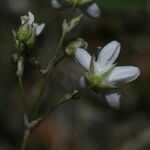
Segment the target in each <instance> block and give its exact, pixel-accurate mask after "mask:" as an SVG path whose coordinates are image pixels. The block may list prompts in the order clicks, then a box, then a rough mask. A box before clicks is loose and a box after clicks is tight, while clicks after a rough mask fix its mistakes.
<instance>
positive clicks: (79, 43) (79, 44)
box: [65, 38, 88, 57]
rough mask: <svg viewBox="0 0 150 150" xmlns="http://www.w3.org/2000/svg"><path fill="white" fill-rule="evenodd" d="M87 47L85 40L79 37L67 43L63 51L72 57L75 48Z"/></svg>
mask: <svg viewBox="0 0 150 150" xmlns="http://www.w3.org/2000/svg"><path fill="white" fill-rule="evenodd" d="M87 47H88V44H87V42H85V41H84V40H83V39H82V38H79V39H77V40H75V41H72V42H71V43H69V45H68V46H67V47H66V49H65V53H66V54H67V55H68V56H70V57H74V54H75V51H76V49H77V48H84V49H87Z"/></svg>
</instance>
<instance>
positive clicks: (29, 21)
mask: <svg viewBox="0 0 150 150" xmlns="http://www.w3.org/2000/svg"><path fill="white" fill-rule="evenodd" d="M28 17H29V20H28V24H29V25H32V24H33V22H34V15H33V14H32V13H31V12H30V11H29V12H28Z"/></svg>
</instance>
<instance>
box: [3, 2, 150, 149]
mask: <svg viewBox="0 0 150 150" xmlns="http://www.w3.org/2000/svg"><path fill="white" fill-rule="evenodd" d="M97 2H98V4H99V6H100V9H101V18H100V19H98V20H91V19H89V18H87V17H86V16H84V18H83V20H82V23H80V26H78V27H77V28H76V29H75V30H74V31H73V32H72V34H71V35H70V36H68V37H67V41H70V40H71V39H74V38H77V37H82V38H84V39H85V40H86V41H88V43H89V50H90V51H91V52H96V51H95V50H96V47H98V46H104V45H105V44H107V43H109V42H110V41H111V40H118V41H120V42H121V43H122V50H121V54H120V57H119V58H118V61H117V62H118V64H119V65H130V64H132V65H135V66H138V67H139V68H140V70H141V76H140V78H138V80H136V81H134V82H132V83H129V84H126V85H120V87H121V88H120V93H121V94H122V98H121V107H120V109H119V110H114V109H112V108H110V107H109V106H108V104H107V103H106V102H105V101H104V100H103V99H101V97H100V96H99V95H96V94H95V93H94V92H92V91H91V92H88V93H84V97H83V99H82V100H79V101H70V102H69V103H68V104H65V105H63V106H62V107H61V108H59V109H58V110H57V111H55V112H54V113H53V114H52V115H51V116H50V117H49V118H47V119H46V120H45V121H44V122H43V123H42V124H41V125H40V126H39V127H38V129H37V130H36V131H35V132H34V133H33V135H32V137H31V139H30V141H29V148H28V149H30V150H150V67H149V65H150V1H149V0H121V1H120V0H103V1H101V0H99V1H97ZM28 10H30V11H32V12H33V13H34V14H35V15H36V19H37V21H38V22H39V23H42V22H45V23H46V28H45V30H44V32H43V33H42V35H41V36H40V37H39V39H38V40H37V44H36V46H35V47H34V48H33V49H32V51H31V55H32V56H36V57H37V58H38V59H39V61H40V63H41V64H42V66H43V67H45V66H46V64H47V62H48V59H49V57H50V55H51V54H52V52H53V50H54V49H55V47H56V46H57V42H58V39H59V37H60V33H61V24H62V21H63V18H64V17H66V16H67V15H69V13H70V11H56V10H54V9H52V8H51V6H50V2H48V1H46V0H42V1H41V0H30V1H29V0H1V1H0V56H1V59H0V64H1V67H0V150H17V149H19V147H20V142H21V141H22V123H21V122H22V121H21V110H20V93H19V89H18V85H17V81H16V76H15V71H16V68H15V66H14V65H12V63H11V55H12V54H13V52H15V48H14V43H13V37H12V29H17V28H18V27H19V25H20V20H19V17H20V16H22V15H24V14H26V12H27V11H28ZM83 71H84V70H83V69H82V68H81V67H80V66H79V65H77V64H76V63H75V62H74V61H73V60H71V59H65V60H64V61H63V62H62V64H61V65H59V66H58V67H57V68H56V70H55V72H54V74H53V75H52V77H51V79H50V80H49V83H48V88H47V90H46V93H45V96H44V102H43V104H42V106H41V110H40V114H42V113H43V112H45V111H46V110H47V109H48V108H49V106H50V105H51V104H54V103H55V102H56V101H57V100H58V99H59V98H60V97H62V96H63V94H64V93H66V92H68V91H69V92H70V91H73V89H75V88H77V87H78V80H79V78H80V76H81V75H82V73H83ZM24 82H25V93H26V99H27V101H28V108H29V112H31V110H32V108H33V105H34V100H35V98H36V97H37V94H38V92H39V87H40V84H41V78H40V75H39V73H38V71H36V70H34V69H32V68H30V67H26V70H25V75H24Z"/></svg>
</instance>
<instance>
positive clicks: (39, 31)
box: [35, 23, 45, 36]
mask: <svg viewBox="0 0 150 150" xmlns="http://www.w3.org/2000/svg"><path fill="white" fill-rule="evenodd" d="M35 25H36V26H35V34H36V36H38V35H40V34H41V32H42V31H43V29H44V27H45V23H42V24H41V25H37V24H35Z"/></svg>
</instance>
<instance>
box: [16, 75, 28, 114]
mask: <svg viewBox="0 0 150 150" xmlns="http://www.w3.org/2000/svg"><path fill="white" fill-rule="evenodd" d="M17 78H18V84H19V89H20V94H21V107H22V112H23V114H26V113H27V111H26V102H25V96H24V89H23V82H22V78H21V77H19V76H18V77H17Z"/></svg>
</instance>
